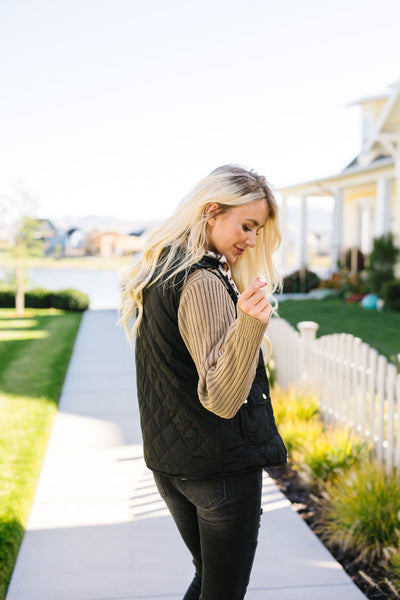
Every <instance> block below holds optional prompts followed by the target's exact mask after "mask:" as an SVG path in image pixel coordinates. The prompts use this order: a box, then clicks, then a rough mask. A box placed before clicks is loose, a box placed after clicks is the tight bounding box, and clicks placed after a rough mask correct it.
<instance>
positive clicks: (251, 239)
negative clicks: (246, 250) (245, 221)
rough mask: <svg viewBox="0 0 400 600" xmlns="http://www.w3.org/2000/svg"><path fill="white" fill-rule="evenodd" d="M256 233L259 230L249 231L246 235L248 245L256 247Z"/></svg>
mask: <svg viewBox="0 0 400 600" xmlns="http://www.w3.org/2000/svg"><path fill="white" fill-rule="evenodd" d="M256 235H257V232H256V231H249V232H248V234H247V237H246V246H249V247H250V248H254V246H255V245H256Z"/></svg>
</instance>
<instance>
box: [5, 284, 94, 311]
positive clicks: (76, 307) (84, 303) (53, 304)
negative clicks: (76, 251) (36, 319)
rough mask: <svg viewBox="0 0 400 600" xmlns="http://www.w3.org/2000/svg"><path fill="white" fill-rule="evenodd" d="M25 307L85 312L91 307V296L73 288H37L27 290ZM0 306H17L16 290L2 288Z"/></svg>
mask: <svg viewBox="0 0 400 600" xmlns="http://www.w3.org/2000/svg"><path fill="white" fill-rule="evenodd" d="M25 307H26V308H58V309H60V310H69V311H77V312H83V311H84V310H87V309H88V308H89V296H88V295H87V294H84V293H83V292H80V291H79V290H73V289H69V290H59V291H57V292H51V291H49V290H45V289H42V288H35V289H32V290H29V291H26V292H25ZM0 308H15V290H10V289H9V290H2V291H1V290H0Z"/></svg>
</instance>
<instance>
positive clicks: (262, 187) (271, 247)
mask: <svg viewBox="0 0 400 600" xmlns="http://www.w3.org/2000/svg"><path fill="white" fill-rule="evenodd" d="M257 200H266V202H267V205H268V209H269V210H268V218H267V220H266V222H265V224H264V226H263V227H262V228H261V229H260V231H259V235H258V236H257V242H256V245H255V247H254V248H248V249H247V250H246V252H245V253H244V254H243V256H240V257H238V258H237V260H236V261H235V262H234V263H233V264H232V266H231V272H232V277H233V279H234V281H235V283H236V285H237V287H238V289H239V291H240V292H242V291H243V290H244V289H245V288H246V287H247V286H248V285H250V283H252V282H253V281H254V280H255V279H256V277H262V278H263V279H264V280H265V281H266V282H267V286H266V288H265V291H266V293H267V294H268V295H269V296H272V294H273V293H274V291H275V290H277V289H278V290H279V289H280V288H281V279H280V276H279V274H278V272H277V270H276V269H275V267H274V265H273V262H272V254H273V253H274V252H275V250H277V248H278V247H279V245H280V241H281V234H280V231H279V223H278V206H277V203H276V200H275V197H274V195H273V193H272V191H271V189H270V187H269V185H268V184H267V181H266V179H265V177H264V176H262V175H258V174H257V173H255V172H254V171H252V170H248V169H245V168H244V167H240V166H238V165H224V166H222V167H218V168H217V169H215V170H214V171H212V172H211V173H210V174H209V175H208V176H207V177H205V178H204V179H202V180H201V181H200V182H199V183H198V184H197V185H196V186H195V188H194V189H193V190H192V191H191V192H190V193H189V194H188V195H187V196H186V197H185V198H184V199H183V200H182V202H181V203H180V204H179V205H178V206H177V208H176V209H175V211H174V213H173V214H172V215H171V217H169V218H168V219H167V220H166V221H165V222H164V223H163V224H162V225H160V226H159V227H158V228H157V229H156V230H155V231H153V233H152V234H151V235H150V236H149V239H148V240H147V243H146V244H145V247H144V249H143V254H142V256H141V258H140V261H139V262H138V263H137V264H136V265H135V266H134V267H133V269H132V270H131V272H130V274H129V276H128V280H127V283H126V284H125V286H124V291H123V294H122V303H121V309H120V314H121V319H120V321H121V323H122V324H123V325H124V326H125V329H126V331H127V333H128V336H129V337H130V336H132V337H133V336H134V335H135V334H137V333H138V330H139V326H140V321H141V318H142V314H143V290H144V288H145V287H146V286H148V285H153V284H154V283H155V282H156V281H158V280H160V279H161V278H163V277H164V276H165V275H168V276H167V278H166V279H167V280H168V279H171V278H173V277H174V276H175V275H176V274H177V273H179V272H181V271H184V270H186V269H189V268H190V267H191V266H192V265H194V264H195V263H196V262H198V261H199V260H200V259H201V258H202V257H203V256H204V254H205V252H207V250H209V249H210V248H209V247H208V236H207V222H208V219H209V218H210V216H209V215H208V216H207V215H206V207H207V205H208V204H211V203H216V204H218V205H219V207H220V209H221V211H220V212H222V211H223V212H227V211H229V210H230V209H232V208H234V207H236V206H241V205H243V204H247V203H249V202H254V201H257ZM163 250H165V252H163ZM156 269H157V273H155V272H156ZM135 316H136V319H135V322H134V324H133V326H132V328H130V321H131V319H132V318H133V317H135Z"/></svg>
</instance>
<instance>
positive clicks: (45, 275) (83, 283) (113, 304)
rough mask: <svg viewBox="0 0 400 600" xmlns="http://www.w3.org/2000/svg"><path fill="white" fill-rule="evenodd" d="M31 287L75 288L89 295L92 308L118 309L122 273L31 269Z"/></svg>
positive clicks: (29, 280) (27, 274)
mask: <svg viewBox="0 0 400 600" xmlns="http://www.w3.org/2000/svg"><path fill="white" fill-rule="evenodd" d="M26 276H27V279H28V282H29V287H43V288H46V289H48V290H61V289H66V288H74V289H76V290H80V291H81V292H84V293H85V294H87V295H88V296H89V298H90V308H93V309H100V308H117V307H118V306H119V303H120V298H121V282H122V272H121V271H119V270H95V269H64V268H62V269H29V270H27V271H26Z"/></svg>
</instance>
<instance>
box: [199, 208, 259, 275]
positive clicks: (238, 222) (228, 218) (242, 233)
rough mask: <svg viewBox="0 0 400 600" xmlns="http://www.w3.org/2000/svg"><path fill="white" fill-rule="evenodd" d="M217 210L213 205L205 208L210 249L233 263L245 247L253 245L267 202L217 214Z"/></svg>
mask: <svg viewBox="0 0 400 600" xmlns="http://www.w3.org/2000/svg"><path fill="white" fill-rule="evenodd" d="M218 208H219V207H218V204H214V203H212V204H209V205H208V206H207V208H206V215H210V218H209V219H208V222H207V233H208V241H209V245H210V249H211V250H214V251H216V252H218V253H219V254H223V255H224V256H225V257H226V260H227V261H228V263H229V264H233V263H234V262H235V261H236V259H237V258H238V257H239V256H241V255H242V254H243V252H245V251H246V248H254V246H255V245H256V235H257V233H258V231H259V230H260V229H261V227H263V226H264V224H265V222H266V220H267V218H268V204H267V202H266V200H255V201H254V202H249V203H248V204H242V205H241V206H235V207H233V208H230V209H229V210H228V211H226V212H224V213H220V214H218ZM214 213H216V214H214Z"/></svg>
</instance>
